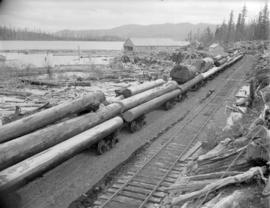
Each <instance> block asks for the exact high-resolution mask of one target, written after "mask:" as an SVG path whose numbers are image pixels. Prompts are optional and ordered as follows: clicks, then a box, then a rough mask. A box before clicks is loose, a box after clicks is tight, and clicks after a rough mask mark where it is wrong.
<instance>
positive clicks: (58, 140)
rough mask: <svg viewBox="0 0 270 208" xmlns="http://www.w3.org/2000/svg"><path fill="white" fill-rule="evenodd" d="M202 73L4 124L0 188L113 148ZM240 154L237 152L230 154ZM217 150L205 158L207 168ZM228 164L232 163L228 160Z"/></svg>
mask: <svg viewBox="0 0 270 208" xmlns="http://www.w3.org/2000/svg"><path fill="white" fill-rule="evenodd" d="M202 78H203V77H202V76H198V78H195V79H194V80H195V81H194V80H193V81H192V82H190V83H189V84H186V85H185V86H182V88H181V86H179V85H178V84H177V82H175V81H168V82H165V81H164V80H156V81H153V82H146V83H144V84H141V85H138V86H133V87H129V88H126V89H124V90H123V91H122V92H121V93H120V94H121V95H120V96H119V97H118V98H117V99H115V100H114V101H111V103H109V102H108V101H106V98H105V95H104V93H103V92H101V91H95V92H92V93H88V94H86V95H85V96H83V97H81V98H78V99H75V100H73V101H71V102H66V103H62V104H60V105H56V106H53V107H49V108H48V109H45V110H42V111H39V112H35V113H34V114H32V115H29V116H26V117H23V118H21V119H19V120H16V121H13V122H11V123H8V124H5V125H3V126H1V127H0V191H2V190H4V189H10V188H14V187H18V186H21V185H23V184H25V183H27V181H28V180H30V179H32V178H33V177H34V176H36V175H38V174H40V173H42V172H44V171H46V170H48V169H49V168H51V167H53V166H55V165H57V164H59V163H61V162H63V161H64V160H66V159H68V158H70V157H72V156H74V155H75V154H77V153H78V152H80V151H82V150H84V149H86V148H88V147H89V146H91V145H94V146H95V147H96V149H97V150H98V153H104V152H105V151H108V150H109V149H110V148H112V147H113V146H114V145H115V144H116V142H117V138H116V132H117V131H118V130H119V129H120V128H121V127H122V126H131V124H132V122H133V121H134V120H143V119H142V118H143V117H144V114H146V113H148V112H150V111H152V110H154V109H155V108H158V107H160V106H162V105H164V104H166V105H165V106H167V107H168V105H171V104H172V103H174V102H175V101H176V100H178V99H179V96H180V95H181V93H183V92H186V91H187V90H188V89H189V88H190V87H192V86H193V85H194V84H196V83H197V81H198V80H199V81H200V80H201V79H202ZM197 79H198V80H197ZM168 103H169V104H168ZM167 107H166V108H167ZM234 154H237V151H236V152H234V151H232V152H230V155H226V154H225V155H224V158H228V157H230V156H233V155H234ZM213 155H214V154H213V153H212V155H211V156H209V155H208V157H207V158H204V159H203V160H202V162H203V163H205V165H206V166H207V168H208V166H209V164H208V162H207V161H209V160H213V158H212V157H213ZM219 159H220V160H222V159H223V158H219ZM223 163H224V166H225V165H227V163H226V159H225V161H224V162H223ZM240 165H242V163H241V164H240ZM201 185H202V184H201Z"/></svg>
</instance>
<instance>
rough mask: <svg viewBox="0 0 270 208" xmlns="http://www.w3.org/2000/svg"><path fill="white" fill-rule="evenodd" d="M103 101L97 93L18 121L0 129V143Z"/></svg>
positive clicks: (101, 96) (101, 93)
mask: <svg viewBox="0 0 270 208" xmlns="http://www.w3.org/2000/svg"><path fill="white" fill-rule="evenodd" d="M104 101H105V95H104V94H103V92H101V91H97V92H94V93H91V94H88V95H86V96H83V97H81V98H79V99H76V100H74V101H72V102H66V103H63V104H60V105H57V106H55V107H52V108H49V109H46V110H43V111H40V112H38V113H35V114H33V115H30V116H27V117H25V118H22V119H20V120H17V121H14V122H11V123H8V124H6V125H3V126H1V127H0V143H2V142H5V141H8V140H11V139H14V138H16V137H19V136H22V135H25V134H27V133H30V132H32V131H34V130H37V129H39V128H41V127H44V126H46V125H48V124H52V123H54V122H56V121H58V120H60V119H62V118H64V117H66V116H69V115H72V114H76V113H80V112H83V111H85V110H91V109H95V108H96V107H97V106H99V104H100V103H102V102H104Z"/></svg>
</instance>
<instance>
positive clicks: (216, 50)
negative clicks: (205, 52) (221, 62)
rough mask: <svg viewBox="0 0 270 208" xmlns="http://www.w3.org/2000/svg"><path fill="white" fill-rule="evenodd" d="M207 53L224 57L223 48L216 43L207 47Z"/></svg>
mask: <svg viewBox="0 0 270 208" xmlns="http://www.w3.org/2000/svg"><path fill="white" fill-rule="evenodd" d="M209 52H210V53H211V55H213V56H217V55H222V56H223V55H226V53H225V51H224V48H223V47H222V46H221V45H219V44H218V43H213V44H212V45H210V46H209Z"/></svg>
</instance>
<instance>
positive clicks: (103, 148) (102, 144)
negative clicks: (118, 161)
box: [97, 139, 110, 155]
mask: <svg viewBox="0 0 270 208" xmlns="http://www.w3.org/2000/svg"><path fill="white" fill-rule="evenodd" d="M109 149H110V147H109V145H108V142H106V141H105V140H104V139H102V140H100V141H99V142H98V144H97V153H98V154H99V155H102V154H104V153H105V152H107V151H108V150H109Z"/></svg>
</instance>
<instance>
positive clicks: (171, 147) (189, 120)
mask: <svg viewBox="0 0 270 208" xmlns="http://www.w3.org/2000/svg"><path fill="white" fill-rule="evenodd" d="M242 73H243V72H239V71H238V70H236V71H234V72H233V73H232V74H231V75H230V76H229V77H227V79H226V81H225V82H224V83H223V85H222V87H221V88H220V90H218V91H216V92H214V93H213V94H212V95H211V96H209V98H208V99H207V100H206V101H205V102H203V103H202V104H200V105H199V106H196V107H193V108H192V109H191V111H190V112H191V113H189V115H188V116H187V117H186V119H185V121H183V123H181V126H179V123H175V124H174V125H173V126H172V127H171V129H172V130H173V131H172V132H173V133H171V134H169V135H168V137H169V138H168V139H167V140H166V142H165V143H164V144H163V145H161V146H156V147H154V148H151V150H150V151H149V152H147V154H146V155H144V157H143V158H141V159H139V160H138V161H136V163H135V165H134V167H133V168H132V169H131V170H129V171H128V172H127V173H126V174H124V175H122V176H120V177H119V178H117V179H116V181H115V182H114V183H113V184H112V186H111V187H110V188H108V189H106V190H105V191H104V192H103V193H102V194H101V195H99V197H98V198H97V200H96V201H95V202H94V204H93V206H92V207H94V208H143V207H149V208H150V207H156V205H158V204H160V203H161V202H162V200H163V199H164V197H165V196H166V192H165V191H164V188H167V187H168V186H170V185H172V184H173V183H174V182H175V181H176V179H177V178H178V176H179V174H180V173H181V171H182V170H183V167H184V165H185V161H184V160H183V158H184V157H188V154H187V152H188V151H189V150H190V149H191V148H192V147H194V145H195V144H197V141H198V140H199V136H200V134H201V132H202V130H203V129H204V128H205V127H206V125H207V124H208V123H209V121H210V120H211V119H212V118H213V116H214V115H215V113H216V112H217V111H218V110H219V109H220V106H221V104H222V103H223V102H225V101H226V98H227V96H228V93H229V92H230V90H232V89H233V88H234V87H236V86H240V84H241V81H242V80H241V79H236V80H234V79H233V78H234V77H240V76H241V74H242ZM190 155H192V153H190Z"/></svg>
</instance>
